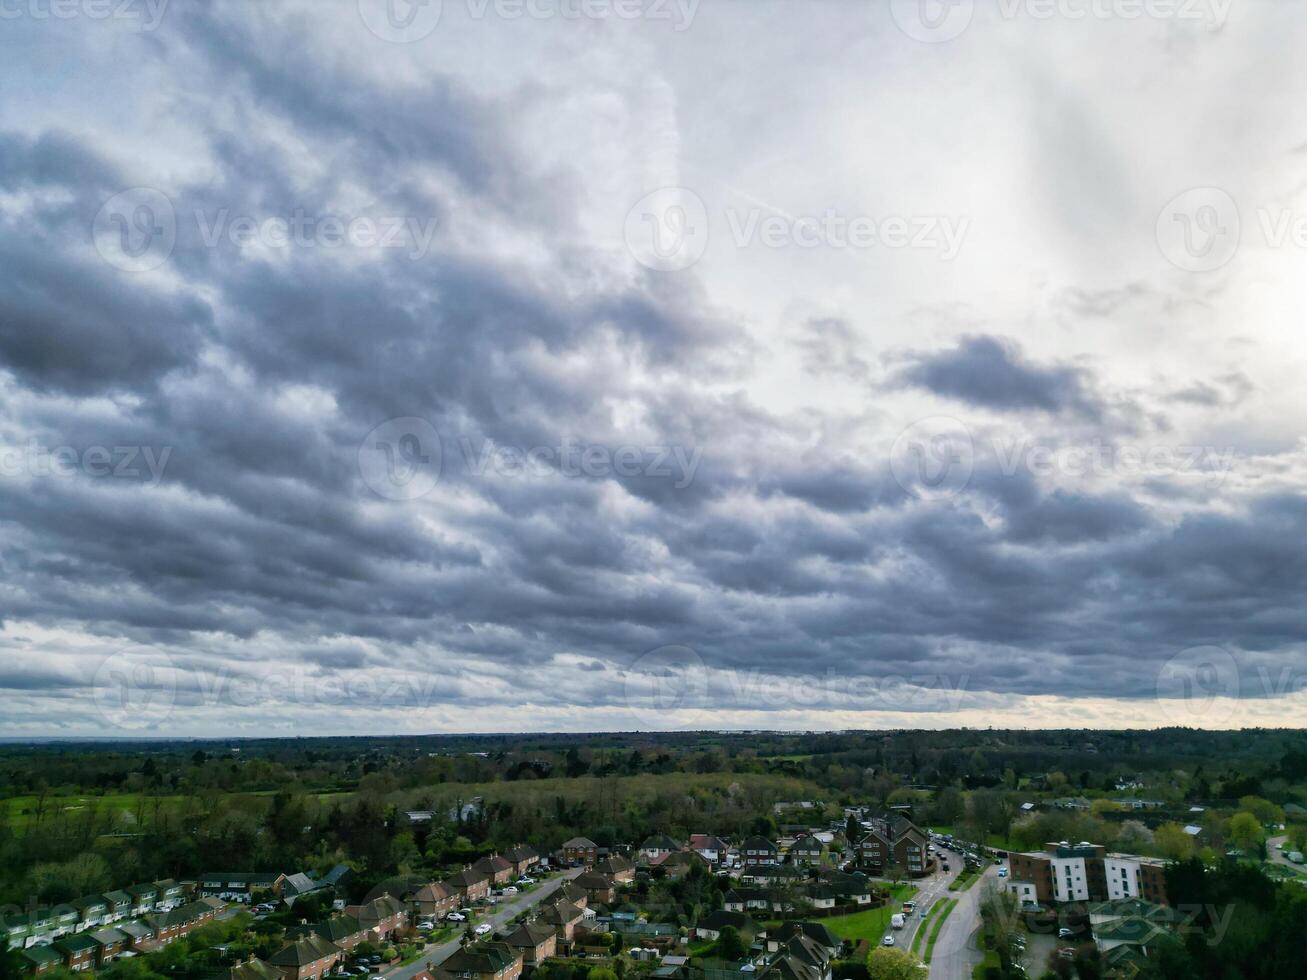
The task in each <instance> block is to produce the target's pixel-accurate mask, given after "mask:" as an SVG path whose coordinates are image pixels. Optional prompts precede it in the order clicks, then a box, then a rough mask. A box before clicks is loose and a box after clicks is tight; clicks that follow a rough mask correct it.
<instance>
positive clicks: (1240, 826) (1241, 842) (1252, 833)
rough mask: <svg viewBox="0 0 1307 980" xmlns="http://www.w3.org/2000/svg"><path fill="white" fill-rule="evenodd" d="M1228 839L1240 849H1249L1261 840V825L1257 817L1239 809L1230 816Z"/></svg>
mask: <svg viewBox="0 0 1307 980" xmlns="http://www.w3.org/2000/svg"><path fill="white" fill-rule="evenodd" d="M1230 840H1231V841H1232V842H1233V843H1234V846H1235V847H1237V848H1239V850H1241V851H1250V850H1252V849H1253V848H1254V847H1256V846H1257V845H1258V844H1260V843H1261V842H1262V825H1261V824H1260V823H1259V822H1258V820H1257V818H1256V817H1255V816H1253V815H1252V814H1251V813H1248V812H1247V811H1245V810H1240V811H1239V812H1238V813H1236V814H1235V815H1234V816H1233V817H1231V818H1230Z"/></svg>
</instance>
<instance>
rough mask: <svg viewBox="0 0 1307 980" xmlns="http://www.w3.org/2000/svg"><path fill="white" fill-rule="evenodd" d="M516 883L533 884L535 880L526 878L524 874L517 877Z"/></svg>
mask: <svg viewBox="0 0 1307 980" xmlns="http://www.w3.org/2000/svg"><path fill="white" fill-rule="evenodd" d="M517 883H518V884H519V885H534V884H535V883H536V880H535V879H534V878H528V877H527V876H526V875H522V877H521V878H518V879H517Z"/></svg>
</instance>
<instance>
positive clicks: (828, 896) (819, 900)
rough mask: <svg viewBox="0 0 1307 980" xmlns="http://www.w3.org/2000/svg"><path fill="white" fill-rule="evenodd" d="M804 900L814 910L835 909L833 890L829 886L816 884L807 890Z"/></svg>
mask: <svg viewBox="0 0 1307 980" xmlns="http://www.w3.org/2000/svg"><path fill="white" fill-rule="evenodd" d="M804 899H805V900H806V901H807V903H808V904H809V905H811V906H812V907H813V908H815V909H833V908H834V907H835V889H833V888H831V886H830V885H826V884H821V883H818V884H816V885H812V886H810V887H809V888H808V890H807V892H806V893H805V894H804Z"/></svg>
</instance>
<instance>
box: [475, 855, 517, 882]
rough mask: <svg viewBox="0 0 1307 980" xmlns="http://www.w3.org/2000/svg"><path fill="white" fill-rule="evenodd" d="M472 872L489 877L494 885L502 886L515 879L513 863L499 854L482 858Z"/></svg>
mask: <svg viewBox="0 0 1307 980" xmlns="http://www.w3.org/2000/svg"><path fill="white" fill-rule="evenodd" d="M472 870H473V871H480V872H481V873H482V874H484V875H489V877H490V881H491V884H493V885H502V884H504V883H505V882H508V881H510V880H512V878H513V862H511V861H509V860H507V859H506V858H502V857H500V856H499V855H498V854H491V855H490V856H489V857H483V858H481V859H480V860H479V861H477V862H476V863H475V864H473V865H472Z"/></svg>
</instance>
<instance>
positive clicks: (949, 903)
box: [923, 898, 958, 963]
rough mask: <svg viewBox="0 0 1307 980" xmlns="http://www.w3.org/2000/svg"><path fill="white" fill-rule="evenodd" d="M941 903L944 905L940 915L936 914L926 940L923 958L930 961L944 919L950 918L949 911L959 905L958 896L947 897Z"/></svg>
mask: <svg viewBox="0 0 1307 980" xmlns="http://www.w3.org/2000/svg"><path fill="white" fill-rule="evenodd" d="M940 904H942V905H943V906H944V908H943V909H941V910H940V913H939V915H937V916H935V919H934V921H933V923H932V924H931V928H930V938H929V939H928V940H926V955H925V957H923V959H924V960H925V961H926V962H927V963H929V962H930V958H931V957H932V956H933V955H935V940H936V939H938V938H939V931H940V930H941V929H943V928H944V921H945V920H946V919H947V918H948V916H949V913H950V912H952V911H953V909H954V908H956V907H957V904H958V900H957V899H956V898H946V899H944V900H943V901H942V902H941V903H940Z"/></svg>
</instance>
